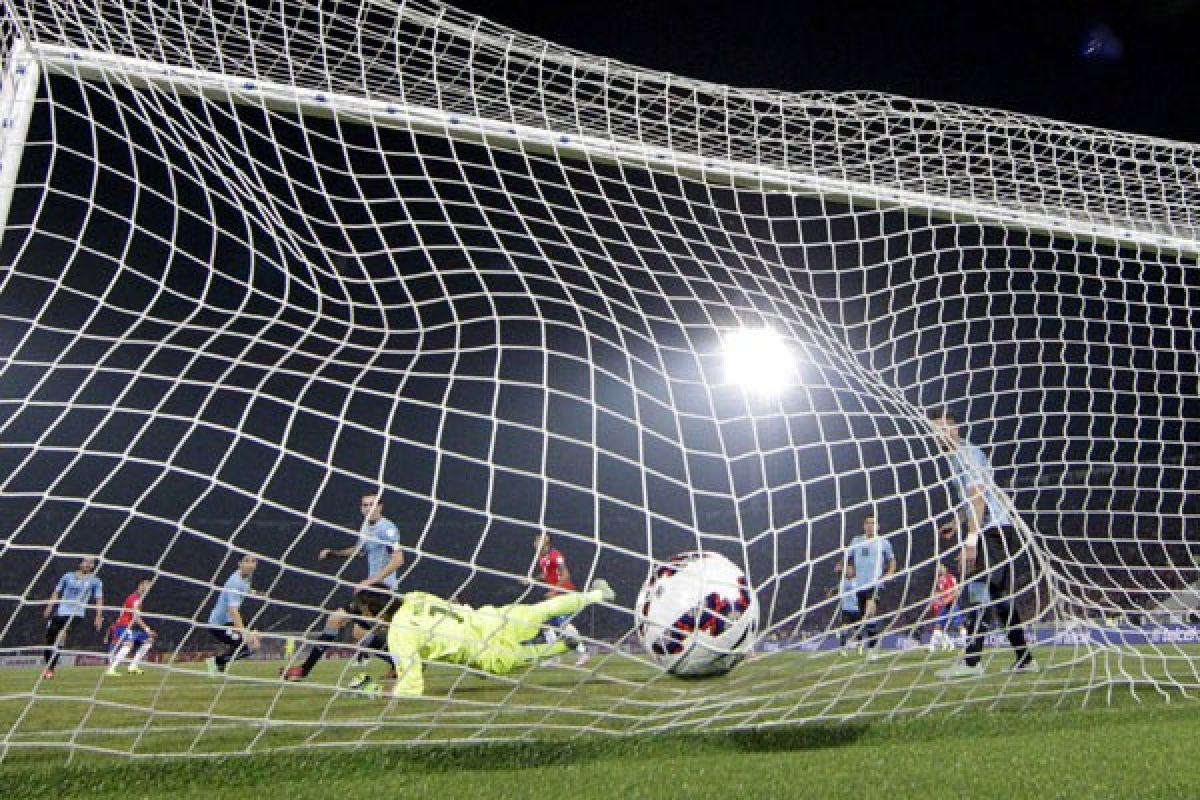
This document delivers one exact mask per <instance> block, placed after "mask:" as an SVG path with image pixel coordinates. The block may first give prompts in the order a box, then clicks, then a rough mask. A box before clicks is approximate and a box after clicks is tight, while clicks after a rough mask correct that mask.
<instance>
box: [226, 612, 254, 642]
mask: <svg viewBox="0 0 1200 800" xmlns="http://www.w3.org/2000/svg"><path fill="white" fill-rule="evenodd" d="M229 620H230V621H231V622H232V623H233V627H234V630H236V631H237V632H238V633H240V634H241V635H242V641H244V642H245V643H246V644H248V645H250V646H251V647H253V648H256V649H257V648H258V634H257V633H255V632H254V631H252V630H248V629H247V628H246V623H245V622H243V621H242V608H241V606H230V607H229Z"/></svg>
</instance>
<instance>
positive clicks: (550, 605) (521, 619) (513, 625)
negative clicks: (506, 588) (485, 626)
mask: <svg viewBox="0 0 1200 800" xmlns="http://www.w3.org/2000/svg"><path fill="white" fill-rule="evenodd" d="M612 599H613V592H612V589H611V588H610V587H609V585H608V583H607V582H606V581H601V580H597V581H594V582H593V583H592V588H591V589H590V590H589V591H586V592H563V593H562V594H559V595H555V596H554V597H550V598H547V599H545V600H542V601H541V602H540V603H532V604H529V605H523V604H515V605H511V606H504V607H502V608H501V609H499V611H500V613H501V615H502V616H503V617H504V623H505V625H504V627H505V631H506V633H507V636H508V638H510V639H512V640H513V641H518V642H526V641H529V640H530V639H533V638H535V637H537V635H538V632H539V631H540V630H541V629H542V626H543V625H544V624H546V622H548V621H549V620H552V619H554V618H555V617H562V616H569V615H571V614H577V613H579V612H580V611H582V610H583V609H585V608H587V607H588V606H590V605H591V604H593V603H599V602H602V601H611V600H612Z"/></svg>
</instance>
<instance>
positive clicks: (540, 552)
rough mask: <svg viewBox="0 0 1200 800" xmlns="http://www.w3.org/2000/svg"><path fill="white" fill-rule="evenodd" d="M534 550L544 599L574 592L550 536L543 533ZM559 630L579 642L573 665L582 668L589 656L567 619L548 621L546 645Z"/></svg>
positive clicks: (572, 583) (556, 635)
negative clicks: (577, 657)
mask: <svg viewBox="0 0 1200 800" xmlns="http://www.w3.org/2000/svg"><path fill="white" fill-rule="evenodd" d="M536 548H537V551H536V558H537V579H538V582H540V583H542V584H545V586H546V597H547V598H550V597H554V596H556V595H560V594H563V593H564V592H573V591H575V582H574V581H573V580H571V571H570V570H569V569H567V560H566V559H565V558H563V554H562V553H561V552H560V551H559V550H557V549H556V548H554V547H553V546H551V544H550V534H548V533H543V534H541V535H540V536H538V538H537V540H536ZM559 630H561V631H563V632H564V633H566V634H567V635H568V636H569V637H570V638H573V639H575V640H577V641H579V645H578V646H577V647H576V648H575V652H577V653H579V659H578V660H577V661H576V662H575V665H576V666H578V667H582V666H583V665H584V664H586V663H587V662H588V659H589V658H591V656H590V655H589V654H588V651H587V646H586V645H584V644H583V641H582V639H580V637H579V631H577V630H576V629H575V626H574V625H572V624H571V623H570V621H569V620H568V619H567V617H565V616H563V617H555V618H554V619H552V620H550V621H549V626H548V627H547V628H546V643H547V644H553V643H554V641H555V640H556V639H557V638H558V634H559Z"/></svg>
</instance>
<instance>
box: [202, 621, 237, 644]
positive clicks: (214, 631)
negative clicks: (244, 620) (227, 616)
mask: <svg viewBox="0 0 1200 800" xmlns="http://www.w3.org/2000/svg"><path fill="white" fill-rule="evenodd" d="M208 632H209V633H210V634H211V635H212V637H213V638H214V639H216V640H217V641H218V642H220V643H221V644H226V645H229V646H230V647H237V646H238V645H240V644H241V643H242V634H241V632H240V631H238V629H237V628H233V627H225V626H221V625H209V626H208Z"/></svg>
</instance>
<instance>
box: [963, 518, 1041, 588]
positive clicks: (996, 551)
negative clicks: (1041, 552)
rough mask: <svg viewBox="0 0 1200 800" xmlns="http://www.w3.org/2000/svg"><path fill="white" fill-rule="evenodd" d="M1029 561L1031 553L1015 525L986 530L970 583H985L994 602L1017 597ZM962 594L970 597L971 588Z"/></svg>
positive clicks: (976, 556)
mask: <svg viewBox="0 0 1200 800" xmlns="http://www.w3.org/2000/svg"><path fill="white" fill-rule="evenodd" d="M1028 562H1029V551H1028V549H1027V548H1025V547H1024V546H1023V543H1022V542H1021V537H1020V535H1019V534H1018V533H1017V529H1016V528H1014V527H1013V526H1012V525H1000V526H996V527H992V528H985V529H984V530H983V531H982V532H980V534H979V541H978V543H977V545H976V547H975V570H974V572H972V573H971V577H970V578H969V579H968V580H967V583H986V584H987V586H988V592H989V595H990V597H991V598H992V599H993V600H995V599H1001V598H1006V597H1011V596H1012V595H1014V594H1016V591H1017V586H1018V583H1019V578H1020V576H1021V575H1023V574H1025V573H1026V572H1027V566H1028ZM963 595H964V596H965V597H966V596H969V595H970V589H969V587H968V589H967V590H966V591H964V592H963ZM968 604H972V603H970V602H969V601H968ZM972 605H973V604H972Z"/></svg>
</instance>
